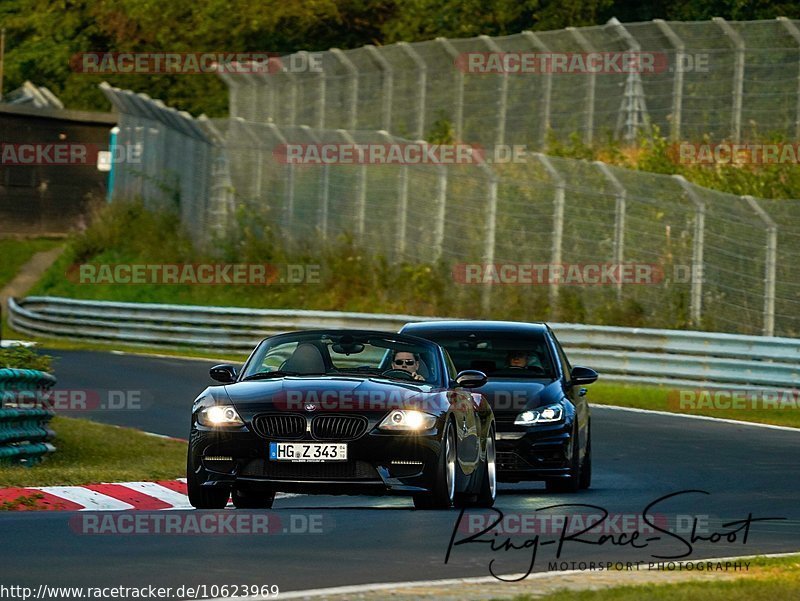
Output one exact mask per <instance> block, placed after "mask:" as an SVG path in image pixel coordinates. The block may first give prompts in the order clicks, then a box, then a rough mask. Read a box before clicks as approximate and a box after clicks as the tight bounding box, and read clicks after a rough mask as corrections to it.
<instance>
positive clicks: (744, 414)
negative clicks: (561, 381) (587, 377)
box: [588, 382, 800, 428]
mask: <svg viewBox="0 0 800 601" xmlns="http://www.w3.org/2000/svg"><path fill="white" fill-rule="evenodd" d="M685 388H688V387H685ZM695 388H697V389H700V388H702V385H701V384H698V385H697V386H696V387H695ZM676 394H677V392H676V389H673V388H670V387H668V386H641V385H629V384H616V383H609V382H597V383H596V384H592V385H591V386H590V387H589V395H588V397H589V400H590V402H592V403H598V404H602V405H618V406H620V407H634V408H637V409H650V410H655V411H669V412H670V413H680V414H683V415H687V414H691V415H705V416H708V417H718V418H725V419H735V420H740V421H746V422H756V423H761V424H774V425H777V426H789V427H792V428H800V409H789V408H786V409H773V408H749V409H710V408H705V407H698V408H695V409H692V410H691V411H688V410H683V411H681V410H679V409H678V408H677V407H676V403H675V399H676Z"/></svg>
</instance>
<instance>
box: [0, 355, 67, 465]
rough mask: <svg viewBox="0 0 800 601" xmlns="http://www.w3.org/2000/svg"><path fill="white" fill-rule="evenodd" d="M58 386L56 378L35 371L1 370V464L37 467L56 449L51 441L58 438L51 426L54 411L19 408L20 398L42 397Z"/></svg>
mask: <svg viewBox="0 0 800 601" xmlns="http://www.w3.org/2000/svg"><path fill="white" fill-rule="evenodd" d="M55 383H56V379H55V378H54V377H53V376H51V375H50V374H47V373H44V372H42V371H37V370H35V369H8V368H4V369H0V464H23V465H28V466H30V465H35V464H37V463H39V462H41V461H42V459H44V457H45V456H47V455H48V454H49V453H52V452H53V451H55V450H56V448H55V447H54V446H53V445H52V444H51V443H50V442H49V441H51V440H52V439H53V438H54V437H55V432H53V430H51V429H50V428H49V427H48V425H49V422H50V420H51V419H52V418H53V411H52V410H51V409H49V408H47V407H46V406H34V407H28V406H27V405H28V403H23V406H22V407H19V406H17V405H18V403H17V401H18V399H20V398H23V399H35V398H38V396H37V395H38V394H40V393H43V392H45V391H47V390H49V389H51V388H52V387H53V385H55ZM21 393H22V394H21Z"/></svg>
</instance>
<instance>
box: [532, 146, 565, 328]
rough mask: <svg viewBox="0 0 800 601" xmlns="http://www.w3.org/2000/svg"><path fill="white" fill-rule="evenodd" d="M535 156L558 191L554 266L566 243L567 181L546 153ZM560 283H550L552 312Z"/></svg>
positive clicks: (554, 212)
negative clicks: (565, 208)
mask: <svg viewBox="0 0 800 601" xmlns="http://www.w3.org/2000/svg"><path fill="white" fill-rule="evenodd" d="M533 156H534V157H536V159H537V160H538V161H539V162H540V163H541V164H542V167H544V168H545V170H546V171H547V173H548V174H549V175H550V177H552V178H553V180H554V181H555V183H556V193H555V196H554V197H553V245H552V250H551V253H550V263H551V265H553V266H555V265H561V263H562V261H563V257H562V248H563V244H564V199H565V196H566V188H567V182H566V181H565V180H564V178H563V177H562V175H561V173H559V172H558V170H557V169H556V168H555V167H554V166H553V163H552V162H550V159H549V158H548V157H547V156H546V155H544V154H542V153H540V152H535V153H533ZM558 285H559V282H558V280H557V279H556V280H554V281H553V282H552V283H551V284H550V290H549V292H550V311H551V312H552V313H554V312H555V310H556V304H557V302H558V290H559V288H558Z"/></svg>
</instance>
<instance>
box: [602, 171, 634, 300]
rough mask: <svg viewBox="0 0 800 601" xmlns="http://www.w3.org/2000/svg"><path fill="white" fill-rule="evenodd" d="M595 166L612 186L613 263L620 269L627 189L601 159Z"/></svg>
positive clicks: (623, 243) (622, 256) (618, 286)
mask: <svg viewBox="0 0 800 601" xmlns="http://www.w3.org/2000/svg"><path fill="white" fill-rule="evenodd" d="M594 164H595V166H597V168H598V169H599V170H600V172H601V173H602V174H603V176H604V177H605V178H606V179H607V180H608V182H609V183H610V184H611V186H612V187H613V188H614V191H615V192H614V198H615V201H616V205H615V207H614V263H616V265H617V269H621V265H622V262H623V260H624V259H625V211H626V203H627V190H625V187H624V186H623V185H622V184H621V183H620V182H619V180H618V179H617V176H616V175H614V174H613V173H612V172H611V169H609V168H608V165H606V164H605V163H603V162H602V161H594ZM621 298H622V278H620V279H619V281H618V282H617V299H621Z"/></svg>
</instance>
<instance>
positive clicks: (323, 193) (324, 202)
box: [300, 125, 331, 243]
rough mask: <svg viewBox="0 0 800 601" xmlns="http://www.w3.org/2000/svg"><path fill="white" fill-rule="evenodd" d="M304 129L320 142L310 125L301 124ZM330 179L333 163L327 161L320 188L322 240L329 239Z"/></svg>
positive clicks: (324, 163)
mask: <svg viewBox="0 0 800 601" xmlns="http://www.w3.org/2000/svg"><path fill="white" fill-rule="evenodd" d="M300 127H301V128H302V130H303V131H304V132H305V133H306V135H307V136H308V137H309V138H310V139H311V140H312V141H313V142H314V144H319V143H320V140H319V137H318V136H317V135H316V134H315V133H314V132H313V130H312V129H311V128H310V127H309V126H308V125H301V126H300ZM330 181H331V165H330V163H328V162H327V161H324V162H323V163H322V176H321V178H320V184H319V186H320V188H319V211H318V213H319V226H318V227H319V231H320V238H321V239H322V242H323V243H325V242H327V241H328V208H329V205H330Z"/></svg>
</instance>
